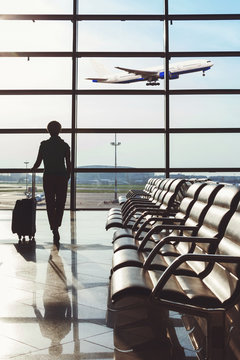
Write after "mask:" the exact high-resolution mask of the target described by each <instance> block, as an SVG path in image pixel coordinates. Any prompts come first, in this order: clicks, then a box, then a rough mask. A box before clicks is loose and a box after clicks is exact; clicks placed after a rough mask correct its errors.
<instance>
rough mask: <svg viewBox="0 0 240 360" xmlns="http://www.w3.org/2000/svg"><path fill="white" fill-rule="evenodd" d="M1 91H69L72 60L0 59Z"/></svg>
mask: <svg viewBox="0 0 240 360" xmlns="http://www.w3.org/2000/svg"><path fill="white" fill-rule="evenodd" d="M0 78H1V85H0V88H1V89H49V88H50V89H61V88H62V89H69V88H71V86H72V84H71V60H70V59H62V58H30V60H29V61H28V60H27V58H0Z"/></svg>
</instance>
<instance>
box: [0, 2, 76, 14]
mask: <svg viewBox="0 0 240 360" xmlns="http://www.w3.org/2000/svg"><path fill="white" fill-rule="evenodd" d="M72 5H73V2H72V1H71V0H42V1H38V0H21V1H19V0H7V1H1V2H0V13H1V14H54V13H56V14H69V13H71V12H72V10H73V6H72Z"/></svg>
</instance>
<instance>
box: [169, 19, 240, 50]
mask: <svg viewBox="0 0 240 360" xmlns="http://www.w3.org/2000/svg"><path fill="white" fill-rule="evenodd" d="M239 31H240V21H238V20H234V21H210V20H209V21H186V22H184V21H174V22H173V25H171V26H170V27H169V39H170V46H169V48H170V51H208V50H209V51H210V50H211V51H226V50H229V51H230V50H233V51H234V50H238V49H239V44H240V43H239V36H238V34H239Z"/></svg>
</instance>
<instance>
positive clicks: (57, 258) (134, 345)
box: [0, 210, 196, 360]
mask: <svg viewBox="0 0 240 360" xmlns="http://www.w3.org/2000/svg"><path fill="white" fill-rule="evenodd" d="M11 215H12V213H11V211H3V210H2V211H0V224H1V225H0V229H1V231H0V284H1V296H0V359H19V360H24V359H26V360H27V359H29V360H30V359H34V360H45V359H48V360H53V359H64V360H65V359H66V360H67V359H99V360H105V359H116V360H145V359H146V360H158V359H162V360H168V359H174V360H178V359H196V354H195V352H194V351H193V349H192V347H191V344H190V342H189V340H188V336H187V334H186V331H185V329H184V328H183V327H182V322H181V318H180V316H179V315H178V314H176V313H171V321H172V324H173V329H174V336H173V338H175V340H174V341H175V345H176V347H175V345H174V346H173V343H172V342H171V344H170V343H168V342H163V343H161V342H159V341H157V340H156V338H155V336H154V334H152V333H151V332H150V331H149V329H148V327H147V325H146V327H144V324H143V326H142V327H138V328H136V329H134V328H131V327H128V328H127V329H125V330H124V329H122V330H121V331H120V332H119V331H116V330H115V332H114V331H113V329H111V328H110V327H107V325H106V320H105V319H106V309H107V294H108V277H109V272H110V268H111V258H112V244H111V239H112V231H108V232H106V231H105V229H104V225H105V221H106V216H107V211H95V212H94V211H79V212H70V211H66V212H65V215H64V220H63V225H62V227H61V243H60V247H59V249H57V247H56V246H55V245H53V243H52V234H51V232H50V230H49V227H48V222H47V216H46V212H45V211H38V212H37V234H36V246H33V245H31V244H25V245H24V246H19V245H17V236H16V235H14V234H12V233H11ZM174 324H175V325H174ZM173 347H174V349H173Z"/></svg>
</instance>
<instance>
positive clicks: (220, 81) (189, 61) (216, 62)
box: [170, 56, 240, 90]
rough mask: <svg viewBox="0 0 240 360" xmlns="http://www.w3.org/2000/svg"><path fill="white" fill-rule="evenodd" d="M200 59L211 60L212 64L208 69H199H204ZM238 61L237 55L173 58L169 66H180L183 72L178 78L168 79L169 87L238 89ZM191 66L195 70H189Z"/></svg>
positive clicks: (239, 73) (239, 69) (239, 77)
mask: <svg viewBox="0 0 240 360" xmlns="http://www.w3.org/2000/svg"><path fill="white" fill-rule="evenodd" d="M202 60H207V61H211V63H212V64H213V65H212V66H211V67H210V69H208V70H201V69H204V64H203V65H202ZM239 63H240V60H239V57H213V56H206V57H202V58H198V57H194V58H180V59H179V58H178V59H174V60H172V61H171V62H170V67H171V66H173V67H176V66H177V67H179V66H180V69H181V71H183V73H182V74H180V75H179V78H178V79H173V80H170V89H174V90H175V89H238V88H239V79H240V68H239ZM192 68H195V71H191V69H192ZM197 69H199V70H197ZM170 70H171V69H170ZM203 75H204V76H203Z"/></svg>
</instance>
